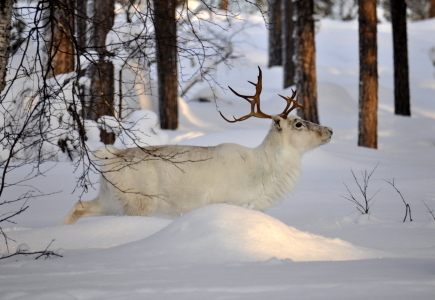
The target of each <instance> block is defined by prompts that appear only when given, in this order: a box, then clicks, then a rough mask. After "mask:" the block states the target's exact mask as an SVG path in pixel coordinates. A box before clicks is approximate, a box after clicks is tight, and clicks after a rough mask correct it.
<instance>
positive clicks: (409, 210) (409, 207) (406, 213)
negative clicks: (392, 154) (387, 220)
mask: <svg viewBox="0 0 435 300" xmlns="http://www.w3.org/2000/svg"><path fill="white" fill-rule="evenodd" d="M384 181H385V182H387V183H389V184H390V185H391V186H392V187H393V188H394V189H395V190H396V192H397V193H398V194H399V195H400V197H401V198H402V201H403V203H404V204H405V218H403V222H405V221H406V217H407V216H408V212H409V221H411V222H412V217H411V206H409V204H408V203H406V201H405V199H404V198H403V196H402V193H401V192H400V191H399V190H398V189H397V187H396V186H395V185H394V178H393V181H392V182H391V181H389V180H385V179H384Z"/></svg>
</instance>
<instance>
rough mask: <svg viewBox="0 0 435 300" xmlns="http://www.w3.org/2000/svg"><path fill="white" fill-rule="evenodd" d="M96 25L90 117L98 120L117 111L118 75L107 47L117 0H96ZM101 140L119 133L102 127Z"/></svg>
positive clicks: (109, 141)
mask: <svg viewBox="0 0 435 300" xmlns="http://www.w3.org/2000/svg"><path fill="white" fill-rule="evenodd" d="M92 4H93V7H92V11H91V12H90V15H91V16H92V20H93V23H92V27H91V33H90V35H91V36H90V41H89V42H90V46H91V48H92V50H94V51H95V52H96V53H98V57H97V59H96V62H95V64H92V65H90V67H89V69H88V77H90V78H91V84H90V91H89V95H90V97H89V101H87V102H88V103H87V104H88V107H87V116H86V117H87V119H91V120H94V121H97V120H98V119H99V118H100V117H101V116H105V115H106V116H113V115H114V102H115V90H114V86H115V79H114V66H113V63H112V61H110V60H108V59H107V58H108V57H109V56H110V55H111V54H110V53H109V52H108V51H107V49H106V38H107V34H108V33H109V31H110V30H111V29H112V27H113V23H114V20H115V13H114V6H115V1H114V0H93V2H92ZM100 137H101V141H102V142H103V143H105V144H113V143H114V142H115V134H114V133H113V132H106V131H105V130H103V129H101V134H100Z"/></svg>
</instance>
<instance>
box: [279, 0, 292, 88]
mask: <svg viewBox="0 0 435 300" xmlns="http://www.w3.org/2000/svg"><path fill="white" fill-rule="evenodd" d="M282 12H283V18H282V21H283V27H282V31H283V39H282V43H283V51H282V63H283V69H284V88H288V87H289V86H292V85H294V84H295V63H294V61H293V55H294V54H295V41H294V38H293V31H294V27H295V26H294V22H293V3H292V1H287V0H284V1H282Z"/></svg>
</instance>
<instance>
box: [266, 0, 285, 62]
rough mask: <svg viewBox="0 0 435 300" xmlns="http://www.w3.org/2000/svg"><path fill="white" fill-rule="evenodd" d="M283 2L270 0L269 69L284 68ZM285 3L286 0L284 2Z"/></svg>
mask: <svg viewBox="0 0 435 300" xmlns="http://www.w3.org/2000/svg"><path fill="white" fill-rule="evenodd" d="M281 1H282V0H269V1H268V2H269V7H268V16H269V21H268V23H269V24H268V27H269V68H270V67H273V66H282V27H283V24H282V5H281ZM284 2H285V0H284Z"/></svg>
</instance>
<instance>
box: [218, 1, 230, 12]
mask: <svg viewBox="0 0 435 300" xmlns="http://www.w3.org/2000/svg"><path fill="white" fill-rule="evenodd" d="M219 6H220V9H222V10H225V11H227V10H228V0H220V3H219Z"/></svg>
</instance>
